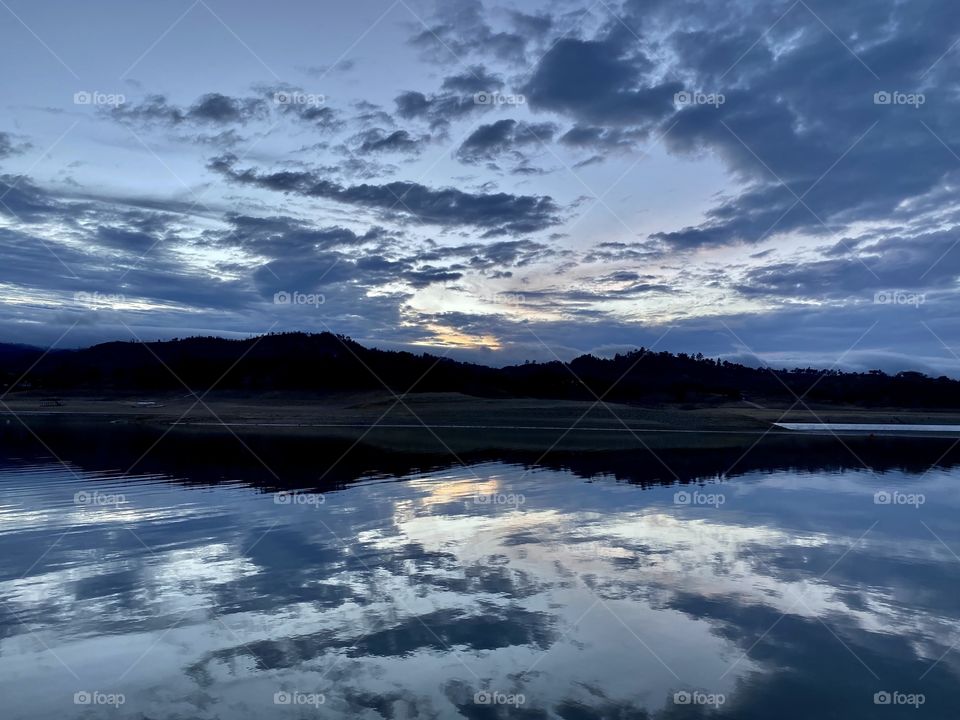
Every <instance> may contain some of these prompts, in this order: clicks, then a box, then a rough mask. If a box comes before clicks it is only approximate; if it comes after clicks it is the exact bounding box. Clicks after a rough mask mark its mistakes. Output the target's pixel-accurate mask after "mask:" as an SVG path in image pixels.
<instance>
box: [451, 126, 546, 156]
mask: <svg viewBox="0 0 960 720" xmlns="http://www.w3.org/2000/svg"><path fill="white" fill-rule="evenodd" d="M556 132H557V126H556V125H554V124H553V123H526V122H520V121H517V120H512V119H505V120H498V121H496V122H494V123H491V124H489V125H481V126H480V127H478V128H477V129H476V130H474V131H473V133H471V134H470V136H469V137H467V139H466V140H464V141H463V143H462V144H461V145H460V148H459V149H458V150H457V157H458V158H459V159H460V160H461V161H462V162H466V163H477V162H480V161H483V160H494V159H496V158H497V157H498V156H501V155H511V156H512V157H514V158H515V159H518V160H519V159H523V157H524V156H523V155H522V154H521V153H519V151H518V148H519V147H521V146H524V145H541V144H544V143H547V142H550V141H552V140H553V136H554V135H555V134H556Z"/></svg>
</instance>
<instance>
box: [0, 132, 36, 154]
mask: <svg viewBox="0 0 960 720" xmlns="http://www.w3.org/2000/svg"><path fill="white" fill-rule="evenodd" d="M28 147H30V146H29V144H26V143H21V142H17V141H16V140H15V139H14V137H13V136H12V135H11V134H10V133H6V132H0V160H3V159H4V158H8V157H10V156H12V155H19V154H20V153H22V152H23V151H24V150H26V149H27V148H28Z"/></svg>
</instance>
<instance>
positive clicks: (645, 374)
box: [0, 333, 960, 408]
mask: <svg viewBox="0 0 960 720" xmlns="http://www.w3.org/2000/svg"><path fill="white" fill-rule="evenodd" d="M28 371H29V372H28ZM24 374H25V376H24ZM0 380H2V383H3V390H4V392H18V391H25V390H31V391H41V392H48V393H51V394H56V393H58V392H67V391H90V392H165V391H179V390H183V391H184V392H187V388H189V389H190V390H196V391H198V392H202V391H204V390H206V389H207V388H209V387H211V386H213V385H214V384H215V385H216V387H217V389H220V390H236V391H247V392H268V391H290V390H301V391H318V392H336V391H359V390H382V389H384V386H386V387H388V388H389V389H390V390H392V391H393V392H396V393H398V394H399V393H404V392H407V391H409V390H411V388H412V391H413V392H462V393H466V394H470V395H478V396H487V397H535V398H558V399H561V398H562V399H585V400H592V399H594V397H595V396H601V397H604V398H605V399H607V400H611V401H618V402H637V403H660V402H685V403H705V402H723V401H729V400H738V399H751V400H762V399H782V400H788V401H792V400H793V399H794V396H800V397H803V398H804V401H805V402H818V403H843V404H853V405H872V406H890V407H941V408H942V407H960V381H956V380H952V379H950V378H947V377H939V378H931V377H928V376H926V375H923V374H922V373H916V372H903V373H898V374H896V375H888V374H886V373H883V372H880V371H879V370H873V371H870V372H866V373H847V372H839V371H828V370H820V369H813V368H804V369H793V370H784V369H780V370H769V369H763V368H752V367H748V366H745V365H741V364H738V363H732V362H728V361H724V360H714V359H711V358H705V357H703V356H702V355H695V356H694V355H687V354H684V353H679V354H673V353H669V352H649V351H647V350H645V349H644V348H639V349H637V350H635V351H633V352H630V353H625V354H619V355H617V356H615V357H613V358H606V359H605V358H597V357H593V356H592V355H583V356H581V357H578V358H576V359H574V360H573V361H571V362H569V363H561V362H559V361H557V362H548V363H526V364H523V365H515V366H511V367H505V368H490V367H486V366H483V365H477V364H472V363H464V362H459V361H456V360H450V359H446V358H442V357H438V356H436V355H430V354H428V353H423V354H415V353H410V352H403V351H391V350H377V349H371V348H366V347H364V346H362V345H360V344H359V343H356V342H354V341H353V340H351V339H350V338H347V337H344V336H337V335H332V334H330V333H322V334H306V333H283V334H271V335H267V336H264V337H260V338H250V339H246V340H226V339H223V338H216V337H193V338H186V339H182V340H170V341H164V342H153V343H135V342H111V343H104V344H101V345H95V346H93V347H89V348H85V349H82V350H55V351H52V352H49V353H46V354H44V353H43V351H41V350H39V349H37V348H30V347H25V346H20V345H0Z"/></svg>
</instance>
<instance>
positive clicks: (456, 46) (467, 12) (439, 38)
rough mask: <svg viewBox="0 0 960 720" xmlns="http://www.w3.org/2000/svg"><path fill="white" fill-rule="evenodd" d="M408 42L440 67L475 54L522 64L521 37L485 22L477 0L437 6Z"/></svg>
mask: <svg viewBox="0 0 960 720" xmlns="http://www.w3.org/2000/svg"><path fill="white" fill-rule="evenodd" d="M421 27H422V26H421ZM410 42H411V44H412V45H414V46H415V47H418V48H420V49H421V50H422V51H423V52H424V56H425V57H426V58H427V59H429V60H432V61H434V62H437V63H443V64H450V63H453V62H455V63H460V62H462V60H463V59H464V58H466V57H469V56H470V55H472V54H475V53H476V54H484V55H488V54H489V55H493V56H494V57H495V58H496V59H497V60H500V61H502V62H507V63H512V64H523V63H524V61H525V59H526V50H527V38H526V37H525V36H524V35H522V34H520V33H518V32H509V31H505V30H495V29H494V28H493V27H492V26H491V25H490V23H488V22H487V18H486V15H485V11H484V7H483V3H482V2H481V1H480V0H460V2H457V3H455V4H449V3H439V4H438V12H437V16H436V19H435V20H433V21H432V22H431V23H428V27H426V28H425V29H418V31H417V34H416V35H415V36H414V37H413V38H412V39H411V41H410Z"/></svg>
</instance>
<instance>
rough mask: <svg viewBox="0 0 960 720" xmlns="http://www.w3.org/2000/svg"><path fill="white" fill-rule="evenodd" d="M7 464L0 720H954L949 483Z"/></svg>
mask: <svg viewBox="0 0 960 720" xmlns="http://www.w3.org/2000/svg"><path fill="white" fill-rule="evenodd" d="M7 455H8V457H7V458H6V459H5V460H4V461H3V462H2V463H0V697H2V698H3V710H4V713H3V717H4V718H63V717H81V718H82V717H90V718H94V717H96V718H99V717H111V718H113V717H115V718H264V717H281V718H282V717H291V718H300V717H323V718H340V717H342V718H398V719H399V718H417V717H419V718H457V717H466V718H495V717H524V718H564V719H568V718H569V719H573V718H688V717H689V718H700V717H719V718H770V717H777V718H833V717H836V718H841V717H842V718H846V719H848V720H856V719H857V718H876V717H891V718H896V717H910V718H921V717H931V718H947V717H955V716H956V715H955V708H956V707H957V701H958V699H960V698H958V688H960V685H958V682H957V680H958V672H960V650H953V649H952V648H953V646H954V643H957V642H960V628H958V619H960V594H958V593H957V588H958V587H960V585H958V583H960V558H958V557H957V555H956V554H955V553H958V552H960V493H958V475H957V470H955V469H951V468H949V467H934V468H932V469H929V470H928V471H924V472H920V471H904V470H894V469H887V470H884V471H880V472H874V471H873V470H871V469H865V468H861V469H859V470H856V469H851V468H849V467H844V468H835V467H831V468H825V469H823V470H811V469H809V468H808V469H804V470H796V469H784V468H778V469H771V470H764V469H762V468H759V469H750V470H748V471H746V472H743V473H741V474H738V475H736V476H731V477H728V476H727V475H725V474H724V472H723V471H724V470H726V469H727V468H720V469H718V471H717V473H718V475H719V476H720V477H719V478H718V479H713V480H709V479H706V480H703V481H701V482H699V483H686V484H683V485H677V484H673V483H672V482H671V481H670V480H669V479H665V480H664V481H663V482H661V483H648V484H645V485H644V486H638V485H635V484H631V483H627V482H619V481H617V480H616V479H615V478H614V477H613V476H612V475H607V474H604V473H590V474H589V475H590V476H589V477H584V474H583V473H580V474H578V473H576V472H574V471H572V470H569V469H562V468H560V467H553V468H549V467H545V466H537V465H530V464H520V463H515V462H502V461H487V462H478V463H472V464H468V466H466V467H462V466H457V467H452V468H445V469H435V470H430V471H422V472H417V471H409V472H406V473H404V474H402V475H396V474H391V473H383V472H381V473H376V474H368V475H367V476H366V477H364V478H363V479H362V480H361V481H360V482H357V483H354V484H350V485H342V486H340V488H339V489H336V490H332V491H329V490H328V491H325V492H322V493H321V492H315V489H314V490H311V491H309V492H291V488H286V489H284V490H281V491H280V492H279V493H278V492H276V488H269V487H263V486H260V487H258V486H255V485H253V484H251V483H249V482H240V481H237V480H231V479H230V478H229V477H226V478H220V479H217V480H216V481H215V482H213V481H206V480H205V481H204V482H197V481H196V478H191V477H190V473H189V463H187V464H186V465H181V466H180V467H181V469H183V470H185V472H182V473H156V472H150V473H145V472H144V473H141V474H137V473H135V472H134V473H127V474H125V473H123V472H122V471H121V469H120V468H121V466H122V465H123V464H124V463H118V464H117V467H118V470H116V471H111V470H105V469H102V468H94V467H92V466H91V465H90V464H89V463H85V464H84V465H83V466H81V465H78V464H75V463H73V462H72V461H70V460H65V464H61V463H60V462H58V461H57V460H56V459H54V458H48V459H45V460H44V459H42V458H37V457H33V456H31V457H20V458H19V459H18V458H17V457H16V453H11V452H8V453H7ZM100 459H101V460H104V458H102V457H101V458H100ZM106 460H109V458H106ZM178 462H180V460H178ZM331 462H332V460H331V459H330V458H319V457H318V458H317V466H316V468H317V469H315V470H314V472H313V475H314V476H317V475H319V474H320V473H319V470H318V469H319V468H322V467H325V466H326V465H329V464H330V463H331ZM639 462H647V463H649V464H650V465H655V464H656V462H657V461H656V460H655V459H654V458H652V457H646V459H645V460H642V461H639ZM123 469H125V468H123ZM303 470H304V473H305V474H306V475H310V474H311V469H310V468H304V469H303ZM651 472H652V471H651ZM656 472H659V473H662V474H665V471H663V470H662V469H659V470H657V471H656ZM878 693H880V694H879V695H878ZM883 693H889V695H884V694H883ZM897 693H899V694H897ZM887 699H889V700H890V703H889V704H885V702H884V701H885V700H887ZM121 700H122V702H121ZM921 700H922V704H920V701H921ZM878 702H879V703H880V704H877V703H878ZM907 702H912V703H913V704H912V705H910V704H904V703H907Z"/></svg>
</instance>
